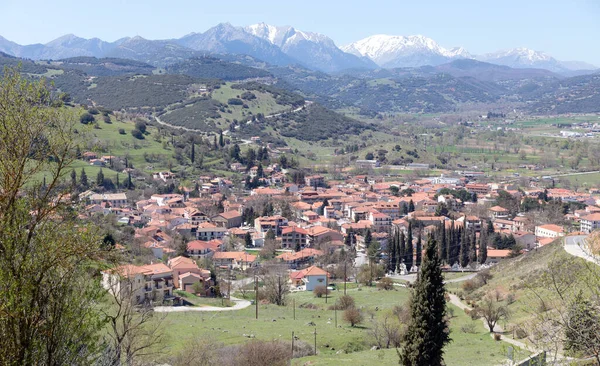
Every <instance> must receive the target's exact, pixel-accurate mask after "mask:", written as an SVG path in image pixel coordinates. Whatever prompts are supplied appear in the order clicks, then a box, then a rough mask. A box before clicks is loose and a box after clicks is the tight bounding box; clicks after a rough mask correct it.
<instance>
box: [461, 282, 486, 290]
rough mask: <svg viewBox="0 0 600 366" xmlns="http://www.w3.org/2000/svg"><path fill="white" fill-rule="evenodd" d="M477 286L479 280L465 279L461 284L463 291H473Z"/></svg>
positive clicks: (478, 285)
mask: <svg viewBox="0 0 600 366" xmlns="http://www.w3.org/2000/svg"><path fill="white" fill-rule="evenodd" d="M479 287H481V285H480V282H479V281H475V280H466V281H465V282H464V283H463V284H462V289H463V291H465V292H473V291H475V290H477V289H478V288H479Z"/></svg>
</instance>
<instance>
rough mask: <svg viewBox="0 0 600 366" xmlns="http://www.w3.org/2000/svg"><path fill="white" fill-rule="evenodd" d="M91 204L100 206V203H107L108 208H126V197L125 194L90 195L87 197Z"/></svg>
mask: <svg viewBox="0 0 600 366" xmlns="http://www.w3.org/2000/svg"><path fill="white" fill-rule="evenodd" d="M89 200H90V202H91V203H92V204H95V205H100V204H102V203H108V204H109V205H110V207H124V206H127V195H126V194H125V193H104V194H97V193H95V194H92V195H91V196H90V197H89Z"/></svg>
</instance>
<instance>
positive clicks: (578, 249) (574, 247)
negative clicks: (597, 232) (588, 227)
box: [564, 235, 600, 265]
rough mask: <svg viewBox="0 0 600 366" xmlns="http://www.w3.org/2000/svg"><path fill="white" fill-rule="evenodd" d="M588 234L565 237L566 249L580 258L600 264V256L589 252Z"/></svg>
mask: <svg viewBox="0 0 600 366" xmlns="http://www.w3.org/2000/svg"><path fill="white" fill-rule="evenodd" d="M586 238H587V235H574V236H567V237H565V239H564V240H565V242H564V248H565V251H566V252H567V253H569V254H571V255H574V256H576V257H579V258H583V259H585V260H586V261H588V262H592V263H595V264H597V265H600V258H598V257H597V256H593V255H592V254H590V253H589V250H588V249H587V245H586V243H585V239H586Z"/></svg>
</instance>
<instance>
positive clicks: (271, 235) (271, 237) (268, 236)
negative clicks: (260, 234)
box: [265, 229, 275, 240]
mask: <svg viewBox="0 0 600 366" xmlns="http://www.w3.org/2000/svg"><path fill="white" fill-rule="evenodd" d="M265 239H266V240H275V233H274V232H273V230H271V229H269V230H268V231H267V234H265Z"/></svg>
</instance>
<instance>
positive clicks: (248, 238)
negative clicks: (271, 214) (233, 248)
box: [244, 231, 253, 248]
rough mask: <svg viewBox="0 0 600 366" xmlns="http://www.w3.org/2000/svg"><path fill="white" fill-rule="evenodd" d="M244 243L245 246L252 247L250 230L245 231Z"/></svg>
mask: <svg viewBox="0 0 600 366" xmlns="http://www.w3.org/2000/svg"><path fill="white" fill-rule="evenodd" d="M244 245H245V246H246V248H250V247H252V245H253V244H252V235H250V232H249V231H247V232H246V234H244Z"/></svg>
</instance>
